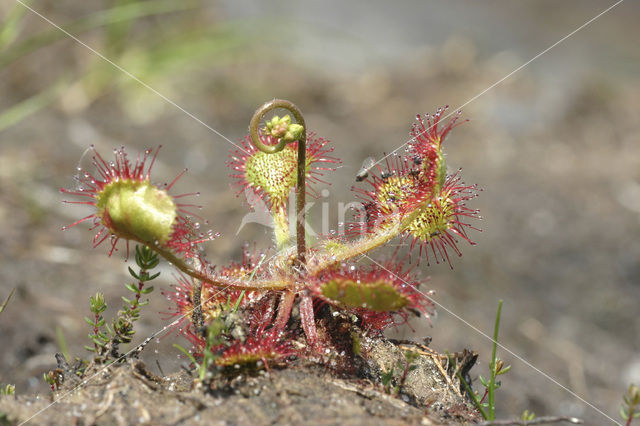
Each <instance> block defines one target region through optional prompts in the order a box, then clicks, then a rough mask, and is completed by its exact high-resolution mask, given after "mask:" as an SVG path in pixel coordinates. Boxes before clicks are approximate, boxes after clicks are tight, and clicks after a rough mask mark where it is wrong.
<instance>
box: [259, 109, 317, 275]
mask: <svg viewBox="0 0 640 426" xmlns="http://www.w3.org/2000/svg"><path fill="white" fill-rule="evenodd" d="M276 108H283V109H286V110H287V111H289V112H290V113H291V114H292V115H293V117H294V118H295V119H296V121H297V123H298V124H300V125H301V126H302V127H303V128H304V130H303V131H302V134H301V136H300V139H298V141H297V142H298V176H297V182H296V191H297V194H296V242H297V247H298V257H297V263H298V265H300V266H304V265H305V263H306V247H305V212H304V206H305V195H306V190H307V189H306V184H305V179H306V175H307V159H306V155H307V128H306V125H305V122H304V117H303V116H302V112H301V111H300V109H299V108H298V107H297V106H296V105H295V104H294V103H293V102H290V101H287V100H284V99H274V100H272V101H269V102H266V103H264V104H263V105H262V106H261V107H260V108H258V109H257V110H256V112H255V113H254V114H253V117H252V118H251V123H250V125H249V134H250V136H251V141H252V142H253V144H254V145H255V147H256V148H258V149H259V150H260V151H262V152H265V153H267V154H275V153H276V152H279V151H282V150H283V149H284V147H285V145H287V144H288V143H291V142H295V141H285V140H284V139H283V138H281V139H280V140H279V141H278V143H277V144H276V145H265V144H264V143H262V140H261V139H260V133H259V131H260V129H259V126H260V122H261V121H262V119H263V118H264V116H265V115H266V114H267V113H268V112H269V111H271V110H274V109H276Z"/></svg>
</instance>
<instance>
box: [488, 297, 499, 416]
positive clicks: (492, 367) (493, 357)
mask: <svg viewBox="0 0 640 426" xmlns="http://www.w3.org/2000/svg"><path fill="white" fill-rule="evenodd" d="M501 311H502V300H500V301H498V311H497V312H496V322H495V324H494V326H493V349H492V350H491V364H490V365H489V368H490V370H491V379H490V381H489V388H488V389H489V420H494V419H495V418H496V405H495V390H496V352H497V350H498V331H499V330H500V313H501Z"/></svg>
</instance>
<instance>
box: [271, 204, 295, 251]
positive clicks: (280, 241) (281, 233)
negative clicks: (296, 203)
mask: <svg viewBox="0 0 640 426" xmlns="http://www.w3.org/2000/svg"><path fill="white" fill-rule="evenodd" d="M271 215H272V216H273V226H274V228H273V229H274V234H275V237H276V248H277V249H278V250H281V249H283V248H285V247H286V246H287V244H288V243H289V240H290V239H291V234H290V233H289V219H288V218H287V212H286V211H285V208H284V207H276V208H274V209H273V210H271Z"/></svg>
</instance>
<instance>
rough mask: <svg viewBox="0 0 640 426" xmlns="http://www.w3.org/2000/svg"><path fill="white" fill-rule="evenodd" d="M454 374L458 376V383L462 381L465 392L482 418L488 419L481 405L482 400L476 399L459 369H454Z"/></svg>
mask: <svg viewBox="0 0 640 426" xmlns="http://www.w3.org/2000/svg"><path fill="white" fill-rule="evenodd" d="M456 374H457V376H458V379H459V380H460V383H462V385H463V386H464V388H465V389H466V391H467V394H468V395H469V396H470V397H471V399H472V400H473V405H475V406H476V408H477V409H478V411H480V414H481V415H482V418H483V419H485V420H488V419H489V416H488V415H487V412H486V411H485V410H484V407H483V406H482V402H481V401H480V400H479V399H478V396H477V395H476V394H475V393H474V392H473V389H471V386H469V383H467V381H466V380H465V379H464V377H462V373H460V371H456Z"/></svg>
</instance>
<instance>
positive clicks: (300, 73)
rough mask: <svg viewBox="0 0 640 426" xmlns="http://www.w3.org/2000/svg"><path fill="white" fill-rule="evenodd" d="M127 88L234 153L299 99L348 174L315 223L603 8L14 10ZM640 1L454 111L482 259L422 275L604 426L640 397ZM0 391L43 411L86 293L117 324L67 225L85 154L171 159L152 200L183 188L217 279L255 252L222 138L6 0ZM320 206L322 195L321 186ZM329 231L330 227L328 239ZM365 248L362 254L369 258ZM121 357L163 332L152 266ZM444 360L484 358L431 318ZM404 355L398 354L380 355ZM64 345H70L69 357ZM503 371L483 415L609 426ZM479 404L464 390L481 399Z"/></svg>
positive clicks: (78, 327)
mask: <svg viewBox="0 0 640 426" xmlns="http://www.w3.org/2000/svg"><path fill="white" fill-rule="evenodd" d="M28 4H29V5H30V6H32V7H33V8H34V9H36V10H37V11H38V12H39V13H41V14H42V15H44V16H46V17H47V18H48V19H50V20H52V21H53V22H55V23H57V24H59V25H61V26H63V27H64V28H65V29H66V30H67V31H69V32H70V33H72V34H74V35H75V36H77V37H78V38H79V39H80V40H82V42H84V43H86V44H88V45H89V46H91V47H92V48H94V49H95V50H97V51H98V52H100V53H101V54H103V55H104V56H106V57H107V58H109V59H111V60H112V61H113V62H115V63H116V64H118V65H119V66H121V67H122V68H123V69H125V70H127V71H129V72H130V73H132V74H134V75H135V76H136V77H138V78H139V79H140V80H142V81H143V82H145V83H146V84H148V85H149V86H151V87H153V88H154V89H155V90H157V91H158V92H160V93H162V94H163V95H164V96H166V97H167V98H169V99H171V100H172V101H173V102H175V103H176V104H177V105H179V106H180V107H182V108H184V109H185V110H186V111H188V112H189V113H191V114H193V115H194V116H195V117H197V118H198V119H200V120H202V121H203V122H204V123H206V124H207V125H209V126H211V127H212V128H214V129H216V130H217V131H219V132H220V133H221V134H223V135H224V136H225V137H227V138H228V139H230V140H231V141H234V142H236V141H237V140H238V139H239V138H242V137H243V136H244V135H245V134H246V132H247V127H248V123H249V119H250V117H251V115H252V113H253V110H255V108H257V107H258V106H259V105H261V104H262V103H263V102H264V101H266V100H269V99H272V98H274V97H279V98H285V99H289V100H292V101H293V102H295V103H296V104H297V105H298V106H299V107H300V108H301V109H302V111H303V112H304V113H305V118H306V122H307V125H308V127H309V129H310V130H313V131H315V132H317V133H318V134H319V135H321V136H323V137H325V138H328V139H330V140H331V141H332V142H333V146H334V147H335V155H336V156H338V157H340V158H341V159H342V161H343V164H342V167H341V168H339V169H338V170H337V171H335V172H333V173H330V174H326V175H325V178H326V180H327V181H329V182H331V183H332V185H331V186H330V187H328V190H329V196H328V197H326V198H323V199H321V200H318V201H317V205H318V206H317V207H316V209H315V211H314V212H313V213H312V214H311V216H312V220H315V221H316V222H315V223H316V224H317V223H319V221H320V213H321V212H320V209H319V208H318V207H319V205H320V203H322V202H325V203H329V211H330V213H331V215H332V220H335V221H337V213H338V203H339V202H343V203H347V202H349V201H353V200H354V196H353V194H352V193H351V192H350V191H349V188H350V187H351V185H353V184H355V181H354V176H355V174H356V173H357V171H358V170H359V169H360V167H361V165H362V162H363V160H364V159H365V158H366V157H369V156H374V157H375V158H381V156H382V153H384V152H391V151H392V150H394V149H396V148H398V147H399V146H400V145H402V144H403V143H405V142H406V141H408V139H409V136H408V131H409V128H410V125H411V123H412V122H413V119H414V116H415V114H416V113H425V112H434V111H435V109H436V108H437V107H439V106H443V105H446V104H448V105H450V106H451V107H452V108H456V107H459V106H461V105H463V104H465V103H466V102H467V101H469V100H470V99H472V98H474V97H475V96H476V95H478V94H480V93H481V92H482V91H484V90H485V89H487V88H488V87H490V86H491V85H492V84H494V83H495V82H497V81H499V80H500V79H502V78H503V77H505V76H506V75H508V74H509V73H511V72H512V71H514V70H515V69H516V68H518V67H519V66H521V65H522V64H524V63H525V62H527V61H528V60H529V59H531V58H533V57H534V56H535V55H537V54H538V53H540V52H541V51H543V50H544V49H546V48H547V47H549V46H550V45H552V44H553V43H555V42H556V41H558V40H560V39H561V38H562V37H564V36H565V35H567V34H569V33H570V32H571V31H573V30H574V29H576V28H577V27H579V26H580V25H582V24H584V23H585V22H586V21H588V20H589V19H591V18H593V17H594V16H596V15H597V14H598V13H600V12H601V11H603V10H604V9H606V8H607V7H608V6H610V5H611V4H613V1H611V2H609V1H602V0H600V1H585V0H565V1H562V2H558V1H551V0H549V1H547V0H535V1H528V2H512V1H508V0H492V1H484V2H475V1H469V0H467V1H462V0H451V1H447V2H444V1H416V0H407V1H402V2H394V3H393V4H392V3H391V2H385V1H377V0H376V1H371V0H369V1H352V2H340V1H337V0H326V1H323V2H312V1H307V0H305V1H293V0H281V1H273V2H260V1H258V0H220V1H195V0H188V1H182V2H177V1H167V0H148V1H126V0H118V1H112V2H107V1H92V2H80V1H69V0H57V1H55V2H54V1H48V0H39V1H30V2H29V3H28ZM638 16H640V3H638V2H634V1H626V2H623V3H622V4H620V5H619V6H618V7H616V8H614V9H613V10H611V11H610V12H609V13H607V14H605V15H604V16H602V17H601V18H599V19H598V20H596V21H595V22H593V23H592V24H591V25H589V26H587V27H586V28H584V29H583V30H582V31H580V32H578V33H577V34H575V35H574V36H572V37H570V38H568V39H567V40H566V41H565V42H563V43H562V44H560V45H558V46H557V47H555V48H554V49H552V50H551V51H549V52H548V53H546V54H544V55H542V56H541V57H540V58H539V59H537V60H536V61H534V62H532V63H531V64H530V65H528V66H526V67H524V68H523V69H522V70H520V71H519V72H517V73H515V74H514V75H512V76H511V77H509V78H507V79H506V80H505V81H503V82H502V83H500V84H499V85H497V86H495V87H494V88H493V89H491V90H489V91H488V92H486V93H485V94H483V95H482V96H480V97H478V98H477V99H475V100H473V101H472V102H470V103H469V104H468V105H466V106H465V107H464V110H463V113H464V117H466V118H469V119H470V120H471V121H470V122H469V123H467V124H464V125H463V126H460V127H458V128H456V129H455V131H454V132H453V133H452V134H451V136H450V137H449V138H448V139H447V141H446V150H447V153H448V164H449V166H450V167H451V168H452V170H455V169H457V168H458V167H462V168H463V177H464V179H465V181H466V182H467V183H477V184H479V186H480V187H482V188H483V192H482V193H481V196H480V198H478V199H476V200H474V201H472V202H471V203H470V205H471V206H472V207H474V208H478V209H480V210H481V214H482V216H483V218H484V220H483V221H482V222H481V223H480V227H481V228H482V232H480V233H478V232H473V231H472V239H473V240H474V241H475V242H477V246H474V247H470V246H468V245H465V244H463V243H461V248H462V251H463V253H464V255H463V257H462V258H460V259H457V258H456V259H454V261H453V263H454V269H453V270H450V269H449V267H448V265H431V266H430V267H428V266H427V265H426V263H421V264H420V267H419V269H420V270H421V273H422V276H423V277H425V278H426V277H427V276H430V279H429V281H428V283H427V284H426V286H425V288H428V289H433V290H435V291H436V296H435V299H436V300H437V301H438V302H439V303H440V304H442V305H443V306H444V307H446V308H447V309H448V310H450V311H452V312H454V313H455V314H456V315H458V316H460V317H462V318H463V319H464V320H465V321H467V322H469V323H470V324H473V325H474V326H475V327H477V328H478V329H480V330H482V331H483V332H485V333H487V334H491V330H492V328H493V321H494V317H495V309H496V307H497V303H498V300H499V299H503V300H504V308H503V315H502V325H501V329H500V341H501V343H502V344H503V345H505V346H506V347H507V348H509V349H510V350H512V351H513V352H515V353H516V354H518V355H520V356H521V357H522V358H524V359H526V360H527V361H528V362H530V363H531V364H533V365H534V366H536V367H537V368H539V369H540V370H542V371H544V372H546V373H548V374H549V375H551V376H552V377H554V378H555V379H557V380H558V381H559V382H560V383H562V384H563V385H565V386H567V387H568V388H570V389H572V390H573V391H574V392H576V393H577V394H579V395H580V396H581V397H583V398H584V399H585V400H587V401H589V402H591V403H593V404H595V405H596V406H598V407H599V408H600V409H602V410H603V411H604V412H605V413H607V414H608V415H610V416H612V417H614V418H618V414H617V412H618V408H619V406H620V403H621V401H622V394H623V393H624V391H625V390H626V389H627V387H628V385H629V384H630V383H632V382H635V383H636V384H638V383H639V382H640V338H638V336H639V335H640V315H639V312H640V310H639V309H638V306H639V301H640V239H639V238H638V237H639V236H640V49H638V40H640V29H639V28H638V25H637V17H638ZM0 21H1V23H0V25H1V27H0V93H2V96H1V97H0V300H4V298H5V297H6V295H7V294H8V293H9V291H10V290H11V289H12V288H16V293H15V294H14V296H13V298H12V299H11V301H10V302H9V304H8V306H7V308H6V310H5V311H4V312H3V313H2V314H1V315H0V341H1V342H2V343H1V345H0V346H1V348H2V350H1V351H0V381H1V382H3V383H15V384H16V385H17V392H18V393H22V394H33V393H36V392H38V393H43V394H46V393H47V386H46V385H45V383H44V381H43V380H42V373H43V372H45V371H48V370H49V369H51V368H53V367H54V366H55V360H54V357H53V355H54V353H55V352H57V351H60V349H61V345H66V346H67V351H68V352H69V353H70V355H71V356H88V354H87V352H86V351H85V350H84V349H83V346H84V345H85V344H88V342H89V341H88V339H87V338H86V335H87V333H88V332H89V329H88V326H87V324H86V323H85V321H84V319H83V318H84V316H85V315H87V314H89V304H88V301H89V296H91V295H94V294H95V293H96V291H102V292H104V293H105V294H106V297H107V303H108V304H109V309H108V310H107V312H106V314H105V317H106V318H111V317H112V316H113V315H114V313H115V312H116V311H117V309H118V308H119V307H120V304H121V302H120V296H121V295H123V294H125V289H124V286H123V284H124V283H126V282H127V281H128V278H127V272H126V268H127V266H128V265H129V264H127V263H124V261H123V256H122V253H117V254H116V255H114V256H113V257H112V258H108V257H107V256H106V248H105V247H99V248H97V249H95V250H94V249H91V248H90V247H91V246H90V241H91V236H92V234H91V233H90V231H89V230H88V229H87V228H88V225H80V226H78V227H75V228H72V229H71V230H68V231H65V232H62V231H61V228H62V226H64V225H68V224H70V223H72V222H74V221H75V220H77V219H79V218H81V217H84V216H86V215H87V214H89V213H88V211H87V210H86V209H83V208H79V207H76V206H71V205H63V204H62V200H63V199H64V197H63V195H62V194H60V193H59V191H58V190H59V188H60V187H65V188H74V180H73V175H74V173H75V172H76V167H78V166H83V167H90V159H89V158H88V156H86V157H83V154H84V153H85V152H86V149H87V147H89V145H91V144H94V145H95V146H96V148H97V149H98V150H99V151H100V152H102V153H103V154H104V155H105V156H106V157H108V156H109V155H110V152H111V150H112V149H113V148H115V147H119V146H121V145H125V146H126V147H127V149H128V151H129V152H131V153H132V154H135V153H136V152H137V151H139V150H142V149H144V148H147V147H153V146H157V145H159V144H162V145H163V148H162V150H161V152H160V156H159V162H158V163H157V164H156V166H154V173H153V178H154V180H155V181H157V182H159V183H162V182H169V181H171V180H172V179H173V178H174V177H175V176H176V175H177V174H178V173H179V172H180V171H181V170H182V169H183V168H185V167H187V168H189V172H188V174H187V175H185V176H184V177H183V178H182V179H181V180H180V181H179V183H178V185H177V187H176V192H175V193H181V192H192V191H201V192H202V196H201V197H200V198H199V199H198V200H197V202H198V203H199V204H202V205H203V206H204V208H203V209H202V211H201V212H200V214H201V215H202V216H203V217H205V218H207V219H208V220H209V221H210V226H211V227H212V229H213V230H214V231H220V232H221V233H222V236H221V237H220V238H218V239H217V240H216V241H214V242H212V243H210V244H208V245H207V251H208V253H209V255H210V258H211V260H212V261H213V262H214V263H217V264H225V263H227V262H228V261H229V260H231V259H233V260H237V259H238V258H239V256H240V253H241V247H242V243H243V241H250V242H253V241H256V242H257V245H258V247H264V248H266V247H268V246H269V244H270V235H269V233H268V232H269V230H268V229H267V228H265V227H263V226H261V225H258V224H248V225H246V226H245V227H244V228H242V230H241V231H240V232H239V233H238V235H236V230H237V229H238V227H239V226H240V223H241V219H242V217H243V215H244V214H245V213H246V212H247V211H248V210H247V205H246V202H243V200H242V199H240V198H236V197H235V192H236V189H235V188H232V187H230V182H231V180H230V179H229V178H228V174H229V172H230V171H229V169H228V168H227V167H226V166H225V161H226V160H227V159H228V153H229V151H230V149H232V148H233V146H232V145H231V144H230V143H229V142H228V141H227V140H225V139H224V138H222V137H220V136H219V135H217V134H215V133H213V132H212V131H211V130H209V129H208V128H207V127H206V126H204V125H202V124H201V123H199V122H198V121H196V120H195V119H194V118H192V117H189V116H188V115H187V114H185V113H184V112H183V111H180V110H179V109H178V108H176V107H174V106H173V105H171V104H170V103H168V102H167V101H165V100H163V99H162V98H161V97H160V96H158V95H157V94H155V93H153V92H152V91H150V90H148V89H147V88H145V87H143V86H141V85H140V84H139V83H137V82H136V81H134V80H132V79H131V78H130V77H128V76H127V75H125V73H123V72H122V71H120V70H118V69H116V68H115V67H114V66H112V65H110V64H109V63H107V62H105V61H104V60H102V59H101V58H99V57H98V56H97V55H96V54H94V53H92V52H91V51H90V50H89V49H87V48H86V47H84V46H82V45H80V44H78V43H77V42H75V41H73V40H72V39H70V38H69V37H67V36H66V35H64V34H63V33H62V32H60V31H59V30H57V29H55V28H54V27H53V26H52V25H51V24H49V23H47V22H46V21H44V20H43V19H42V18H40V17H38V16H37V15H35V14H34V13H32V12H30V11H28V10H27V9H26V8H24V7H23V6H21V5H20V4H18V3H16V2H14V1H12V0H1V1H0ZM322 188H323V186H319V187H317V189H322ZM334 223H336V222H334ZM388 252H389V250H387V251H385V250H380V251H379V252H377V253H374V254H373V255H374V257H377V258H380V257H384V255H385V253H387V254H388ZM163 271H164V272H166V273H164V274H162V276H161V279H160V281H159V282H158V284H157V285H156V289H157V291H155V292H154V293H152V294H151V304H150V306H147V307H146V308H144V310H145V311H147V312H146V313H143V317H142V320H141V323H140V326H139V328H138V332H139V333H138V334H137V338H138V341H142V340H143V339H144V337H146V336H147V335H149V334H151V333H152V332H153V331H156V330H158V329H159V328H161V327H162V325H163V324H166V323H167V322H168V321H166V320H163V315H161V314H158V313H157V312H158V311H166V310H167V309H168V302H167V300H166V299H165V297H164V296H163V295H162V294H161V292H160V290H169V289H170V287H169V286H170V285H171V284H172V278H171V271H170V269H169V268H167V267H164V269H163ZM412 326H413V328H414V329H415V332H411V331H410V330H401V331H399V332H398V334H402V335H404V336H406V337H407V338H413V339H416V340H418V341H420V340H421V339H422V338H424V337H425V336H432V337H433V342H432V344H431V347H432V348H434V349H436V350H438V351H440V352H444V351H450V352H453V351H458V350H462V349H463V348H470V349H474V350H477V351H479V353H480V358H479V365H478V366H476V367H475V368H474V369H473V370H472V375H473V376H474V377H476V376H477V375H478V374H482V375H484V376H485V377H486V376H487V375H488V362H489V357H490V353H491V343H490V341H489V340H487V339H486V338H485V337H483V336H481V335H480V334H479V333H477V332H476V331H474V330H473V329H471V328H470V327H469V326H468V325H465V324H464V323H463V322H461V321H460V320H459V319H457V318H455V317H454V316H452V315H450V314H449V313H447V312H446V311H444V310H442V309H440V310H438V315H437V317H436V318H435V319H433V320H432V321H431V325H429V324H428V323H426V322H425V321H424V320H423V321H414V322H413V323H412ZM396 335H397V334H396ZM63 342H64V343H63ZM175 342H179V343H181V344H182V345H186V342H185V341H184V340H181V339H180V338H178V337H176V336H175V335H173V334H172V335H169V336H168V337H165V338H163V339H160V340H157V341H155V340H154V341H153V342H152V343H151V344H150V345H149V347H148V348H147V349H146V350H145V352H144V353H143V358H144V359H145V361H146V362H147V364H148V365H150V366H151V367H152V368H156V360H158V361H159V363H160V365H161V367H162V369H163V370H164V372H165V373H169V372H172V371H176V370H178V369H179V366H180V363H181V362H182V360H181V359H179V358H178V355H177V351H176V350H175V349H173V348H172V347H171V345H172V344H173V343H175ZM499 357H500V358H502V359H504V360H505V361H506V362H507V363H508V364H512V366H513V368H512V371H511V372H510V373H509V374H507V375H506V376H502V378H503V379H502V384H503V387H502V389H501V390H500V391H498V396H497V402H498V408H499V413H500V414H501V415H502V416H507V415H518V416H519V415H520V413H522V412H523V411H524V410H525V409H528V410H530V411H533V412H535V413H536V414H537V415H552V414H555V415H575V416H579V417H583V418H585V419H587V422H588V423H589V424H610V421H609V420H607V419H606V418H605V417H604V416H602V415H601V414H598V413H597V412H596V411H595V410H593V409H592V408H590V407H588V406H587V405H586V404H584V403H583V402H581V401H580V400H578V399H577V398H575V397H574V396H572V395H570V394H569V393H567V392H566V391H565V390H563V389H562V388H560V387H559V386H558V385H556V384H554V383H552V382H551V381H549V380H548V379H546V378H545V377H543V376H542V375H541V374H540V373H539V372H537V371H535V370H533V369H531V368H530V367H529V366H527V365H525V364H523V363H522V362H520V361H519V360H517V359H515V358H514V357H513V356H511V355H510V354H508V353H506V352H505V351H499ZM478 386H479V385H478Z"/></svg>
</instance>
